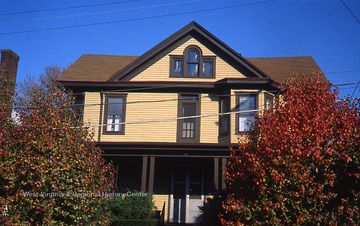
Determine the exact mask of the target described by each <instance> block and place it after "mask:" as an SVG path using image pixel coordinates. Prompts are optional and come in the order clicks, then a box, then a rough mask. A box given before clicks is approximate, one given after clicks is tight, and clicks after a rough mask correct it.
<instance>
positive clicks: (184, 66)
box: [169, 45, 216, 79]
mask: <svg viewBox="0 0 360 226" xmlns="http://www.w3.org/2000/svg"><path fill="white" fill-rule="evenodd" d="M191 50H197V51H198V53H199V56H200V57H199V61H198V62H197V63H196V62H189V61H188V57H189V52H190V51H191ZM169 56H170V77H171V78H205V79H214V78H216V76H215V74H216V73H215V68H216V67H215V64H216V56H206V55H203V54H202V50H201V48H199V47H198V46H195V45H190V46H188V47H186V48H185V50H184V52H183V55H169ZM176 61H179V63H180V62H181V63H180V64H181V66H180V67H181V68H180V72H179V73H175V62H176ZM204 62H211V65H212V68H211V72H212V73H211V75H204ZM190 64H198V74H197V75H196V76H194V75H189V74H188V67H189V65H190Z"/></svg>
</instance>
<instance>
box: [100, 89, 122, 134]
mask: <svg viewBox="0 0 360 226" xmlns="http://www.w3.org/2000/svg"><path fill="white" fill-rule="evenodd" d="M125 102H126V96H125V95H107V96H106V98H105V115H104V116H105V117H104V124H105V126H104V133H116V134H124V132H125V125H124V122H125Z"/></svg>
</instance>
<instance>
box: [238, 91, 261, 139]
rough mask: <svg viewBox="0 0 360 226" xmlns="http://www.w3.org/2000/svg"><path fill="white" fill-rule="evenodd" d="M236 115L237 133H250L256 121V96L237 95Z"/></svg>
mask: <svg viewBox="0 0 360 226" xmlns="http://www.w3.org/2000/svg"><path fill="white" fill-rule="evenodd" d="M236 106H237V107H236V110H237V111H238V113H237V114H236V121H237V126H236V130H237V132H248V131H250V129H251V124H252V123H253V122H254V121H255V110H256V106H257V104H256V95H255V94H238V95H236Z"/></svg>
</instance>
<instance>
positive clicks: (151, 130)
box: [101, 93, 178, 142]
mask: <svg viewBox="0 0 360 226" xmlns="http://www.w3.org/2000/svg"><path fill="white" fill-rule="evenodd" d="M177 98H178V95H177V94H174V93H128V95H127V100H126V101H127V103H128V104H127V105H126V116H125V118H126V119H125V121H126V123H129V124H126V125H125V135H114V134H111V135H109V134H103V135H102V136H101V141H103V142H111V141H118V142H176V126H177V123H176V120H175V118H176V117H177ZM162 100H169V101H162ZM146 101H159V102H146ZM134 102H138V103H134ZM163 119H172V120H169V121H161V122H144V121H148V120H163ZM131 123H134V124H131Z"/></svg>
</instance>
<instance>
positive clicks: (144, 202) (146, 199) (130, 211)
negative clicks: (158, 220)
mask: <svg viewBox="0 0 360 226" xmlns="http://www.w3.org/2000/svg"><path fill="white" fill-rule="evenodd" d="M106 206H107V208H108V210H109V211H110V218H111V222H112V224H111V225H153V224H150V222H153V221H154V222H155V212H154V210H155V205H154V202H153V196H152V194H147V193H142V192H136V191H134V192H127V193H123V194H122V195H121V196H117V197H114V198H112V199H110V200H108V201H107V202H106ZM146 222H147V223H146Z"/></svg>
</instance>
